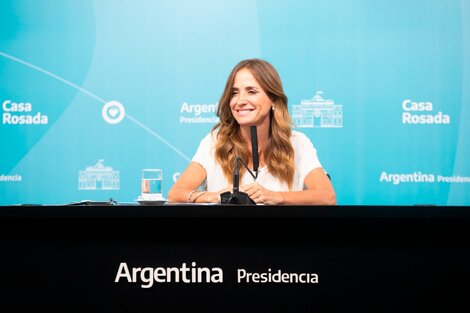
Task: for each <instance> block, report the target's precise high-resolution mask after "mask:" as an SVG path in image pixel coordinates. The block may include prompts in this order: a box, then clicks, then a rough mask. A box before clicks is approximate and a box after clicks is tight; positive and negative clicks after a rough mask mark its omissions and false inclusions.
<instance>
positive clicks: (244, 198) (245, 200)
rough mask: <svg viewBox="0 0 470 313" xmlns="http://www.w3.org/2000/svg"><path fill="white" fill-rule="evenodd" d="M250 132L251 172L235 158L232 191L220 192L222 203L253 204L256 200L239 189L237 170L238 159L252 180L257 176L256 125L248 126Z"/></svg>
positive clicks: (238, 158)
mask: <svg viewBox="0 0 470 313" xmlns="http://www.w3.org/2000/svg"><path fill="white" fill-rule="evenodd" d="M250 132H251V155H252V157H253V171H254V172H255V174H253V172H252V171H251V170H250V169H249V168H248V166H247V165H246V164H245V162H243V160H242V159H240V157H237V158H236V159H235V168H234V171H233V192H230V191H226V192H224V193H221V194H220V202H221V203H222V204H241V205H255V204H256V202H255V201H253V199H251V198H250V197H249V196H248V194H247V193H245V192H242V191H240V190H239V184H240V174H239V171H238V161H240V162H242V164H243V166H245V168H246V170H247V171H248V173H250V175H251V176H252V177H253V179H254V180H256V178H258V166H259V156H258V133H257V129H256V126H254V125H253V126H250Z"/></svg>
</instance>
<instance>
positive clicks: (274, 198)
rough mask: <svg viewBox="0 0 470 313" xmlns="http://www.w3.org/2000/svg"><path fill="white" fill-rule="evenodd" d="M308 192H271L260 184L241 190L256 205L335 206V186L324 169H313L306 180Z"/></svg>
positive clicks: (247, 186) (244, 187)
mask: <svg viewBox="0 0 470 313" xmlns="http://www.w3.org/2000/svg"><path fill="white" fill-rule="evenodd" d="M304 184H305V186H306V187H307V190H302V191H281V192H279V191H271V190H268V189H266V188H264V187H263V186H261V185H260V184H258V183H256V182H255V183H252V184H250V185H246V186H243V187H241V188H240V190H241V191H243V192H246V193H247V194H248V195H249V196H250V198H252V199H253V200H254V201H255V202H256V203H264V204H312V205H335V204H336V195H335V191H334V189H333V185H332V184H331V182H330V179H329V178H328V176H326V174H325V171H324V170H323V169H322V168H320V167H319V168H316V169H313V170H312V171H311V172H310V173H308V174H307V176H306V177H305V180H304Z"/></svg>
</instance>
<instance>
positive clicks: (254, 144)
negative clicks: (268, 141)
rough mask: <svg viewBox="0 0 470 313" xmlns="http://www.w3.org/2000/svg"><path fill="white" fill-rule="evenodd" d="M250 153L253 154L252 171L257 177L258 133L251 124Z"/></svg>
mask: <svg viewBox="0 0 470 313" xmlns="http://www.w3.org/2000/svg"><path fill="white" fill-rule="evenodd" d="M250 129H251V155H252V156H253V172H255V175H256V177H258V166H259V155H258V133H257V131H256V126H251V127H250Z"/></svg>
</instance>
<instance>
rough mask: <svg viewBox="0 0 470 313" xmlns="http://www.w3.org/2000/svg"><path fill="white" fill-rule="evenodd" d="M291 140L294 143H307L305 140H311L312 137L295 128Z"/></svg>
mask: <svg viewBox="0 0 470 313" xmlns="http://www.w3.org/2000/svg"><path fill="white" fill-rule="evenodd" d="M290 138H291V142H292V143H305V142H310V138H308V136H307V135H305V134H304V133H302V132H299V131H297V130H293V131H292V134H291V137H290Z"/></svg>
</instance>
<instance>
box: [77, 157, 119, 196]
mask: <svg viewBox="0 0 470 313" xmlns="http://www.w3.org/2000/svg"><path fill="white" fill-rule="evenodd" d="M103 163H104V160H102V159H100V160H99V161H98V163H96V164H95V165H94V166H87V167H86V169H85V170H84V171H79V172H78V189H79V190H119V171H116V170H113V168H112V167H110V166H104V164H103Z"/></svg>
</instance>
